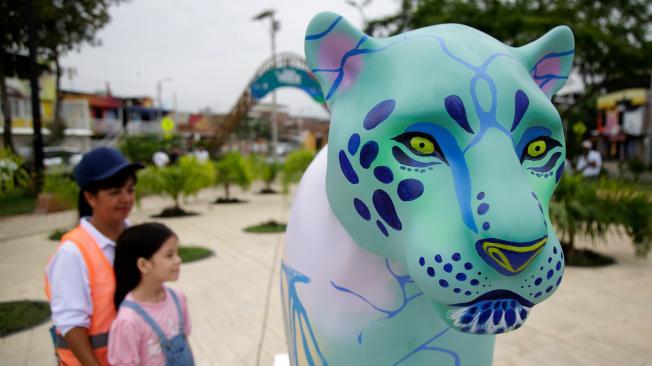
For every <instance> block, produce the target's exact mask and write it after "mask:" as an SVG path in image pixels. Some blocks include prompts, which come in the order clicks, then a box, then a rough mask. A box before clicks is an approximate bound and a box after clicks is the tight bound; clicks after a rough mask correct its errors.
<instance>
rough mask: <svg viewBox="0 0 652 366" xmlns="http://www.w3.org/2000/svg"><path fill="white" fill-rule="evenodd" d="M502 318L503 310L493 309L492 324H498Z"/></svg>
mask: <svg viewBox="0 0 652 366" xmlns="http://www.w3.org/2000/svg"><path fill="white" fill-rule="evenodd" d="M502 319H503V311H502V310H500V309H496V310H494V325H498V323H500V321H501V320H502Z"/></svg>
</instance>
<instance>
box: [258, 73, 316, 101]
mask: <svg viewBox="0 0 652 366" xmlns="http://www.w3.org/2000/svg"><path fill="white" fill-rule="evenodd" d="M285 86H289V87H295V88H299V89H301V90H303V91H305V92H306V93H308V95H310V97H311V98H312V99H313V100H314V101H315V102H317V103H324V96H323V94H322V93H321V88H320V87H319V84H318V83H317V81H316V80H315V79H314V77H313V76H312V75H311V74H309V73H308V72H307V71H305V70H301V69H299V68H296V67H277V68H273V69H270V70H267V71H266V72H265V73H264V74H262V75H261V76H260V77H258V78H257V79H256V80H254V82H253V83H251V85H250V86H249V89H250V90H251V95H252V96H253V97H254V98H256V99H259V100H260V99H263V98H264V97H265V95H267V94H268V93H269V92H271V91H272V90H274V89H277V88H281V87H285Z"/></svg>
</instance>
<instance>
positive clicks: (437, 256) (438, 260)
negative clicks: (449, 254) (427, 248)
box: [435, 254, 442, 263]
mask: <svg viewBox="0 0 652 366" xmlns="http://www.w3.org/2000/svg"><path fill="white" fill-rule="evenodd" d="M435 261H436V262H437V263H441V261H442V259H441V255H439V254H437V255H436V256H435Z"/></svg>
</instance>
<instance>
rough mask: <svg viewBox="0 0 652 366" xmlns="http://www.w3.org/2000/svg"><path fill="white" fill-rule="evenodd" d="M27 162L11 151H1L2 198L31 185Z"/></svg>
mask: <svg viewBox="0 0 652 366" xmlns="http://www.w3.org/2000/svg"><path fill="white" fill-rule="evenodd" d="M24 163H25V160H24V159H23V158H22V157H21V156H19V155H16V154H14V153H12V152H11V151H10V150H9V149H0V197H3V196H5V195H7V194H8V193H11V192H14V191H15V190H16V189H19V188H26V187H28V186H29V185H30V180H29V174H28V173H27V170H25V168H24V167H23V164H24Z"/></svg>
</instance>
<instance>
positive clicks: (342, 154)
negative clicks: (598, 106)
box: [305, 13, 574, 334]
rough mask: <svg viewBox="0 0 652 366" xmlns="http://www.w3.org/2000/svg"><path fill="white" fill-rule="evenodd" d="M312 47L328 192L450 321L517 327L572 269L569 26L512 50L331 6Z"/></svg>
mask: <svg viewBox="0 0 652 366" xmlns="http://www.w3.org/2000/svg"><path fill="white" fill-rule="evenodd" d="M305 49H306V58H307V60H308V64H309V66H310V68H311V69H312V72H313V73H314V75H315V77H316V78H317V80H318V81H319V83H320V85H321V87H322V90H323V93H324V96H325V98H326V101H327V103H328V107H329V109H330V111H331V127H330V135H329V146H328V170H327V181H326V187H327V194H328V199H329V202H330V206H331V208H332V210H333V212H334V213H335V215H336V216H337V218H338V220H339V221H340V222H341V223H342V225H343V226H344V227H345V228H346V230H347V231H348V233H349V234H350V235H351V237H352V238H353V239H354V240H355V241H356V242H357V243H358V244H359V245H360V246H361V247H363V248H365V249H366V250H368V251H370V252H373V253H375V254H378V255H381V256H386V257H389V258H391V259H393V260H396V261H398V262H399V263H401V264H402V265H403V268H404V269H405V270H406V271H407V272H408V274H409V275H410V276H411V277H412V279H413V280H414V281H415V283H416V284H417V285H418V286H419V288H420V289H421V290H422V291H423V293H424V294H425V295H426V296H427V297H428V298H430V299H431V300H432V303H433V306H434V307H435V308H436V309H437V310H438V311H439V313H440V315H441V317H442V319H444V320H445V321H447V322H448V323H449V324H450V325H451V326H452V327H453V328H455V329H457V330H460V331H462V332H467V333H474V334H496V333H502V332H506V331H510V330H513V329H516V328H518V327H520V326H521V325H522V324H523V322H524V321H525V319H526V318H527V316H528V313H529V312H530V310H531V309H532V308H533V306H534V305H536V304H538V303H540V302H542V301H544V300H545V299H547V298H548V297H549V296H551V295H552V293H553V292H554V291H555V290H556V289H557V287H558V286H559V284H560V282H561V279H562V275H563V272H564V260H563V253H562V250H561V247H560V245H559V240H558V239H557V237H556V236H555V233H554V229H553V227H552V225H551V223H550V218H549V215H548V207H549V203H550V198H551V196H552V193H553V191H554V189H555V186H556V184H557V182H558V181H559V179H560V177H561V175H562V172H563V169H564V161H565V143H564V134H563V129H562V124H561V120H560V117H559V114H558V112H557V110H556V109H555V107H554V106H553V104H552V103H551V101H550V99H551V97H552V95H553V94H555V93H556V92H557V91H558V90H559V89H560V88H561V87H562V86H563V84H564V83H565V81H566V78H567V77H568V74H569V73H570V69H571V64H572V59H573V53H574V42H573V35H572V33H571V31H570V29H569V28H568V27H564V26H562V27H557V28H555V29H553V30H551V31H550V32H548V33H547V34H545V35H544V36H543V37H541V38H539V39H538V40H536V41H534V42H532V43H529V44H527V45H524V46H522V47H516V48H514V47H510V46H507V45H505V44H503V43H501V42H499V41H497V40H496V39H494V38H492V37H491V36H488V35H487V34H484V33H482V32H480V31H478V30H475V29H473V28H470V27H467V26H463V25H458V24H443V25H437V26H432V27H428V28H423V29H418V30H414V31H410V32H408V33H404V34H401V35H398V36H394V37H391V38H386V39H378V38H373V37H369V36H367V35H365V34H364V33H362V32H360V31H359V30H358V29H356V28H355V27H353V26H352V25H351V24H350V23H348V22H347V21H346V20H345V19H343V18H342V17H340V16H338V15H336V14H332V13H321V14H319V15H317V16H316V17H315V18H314V19H313V20H312V22H311V23H310V25H309V27H308V31H307V34H306V38H305Z"/></svg>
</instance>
